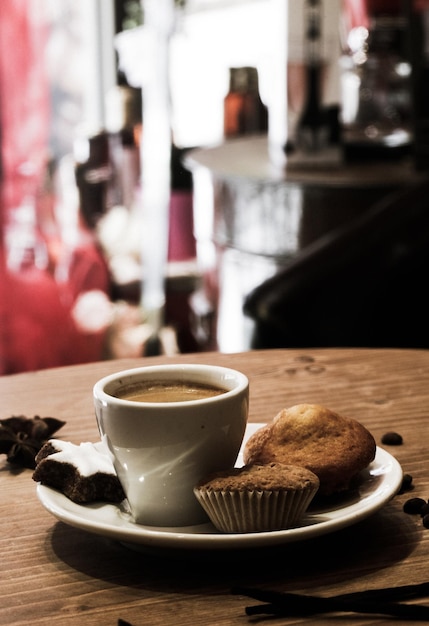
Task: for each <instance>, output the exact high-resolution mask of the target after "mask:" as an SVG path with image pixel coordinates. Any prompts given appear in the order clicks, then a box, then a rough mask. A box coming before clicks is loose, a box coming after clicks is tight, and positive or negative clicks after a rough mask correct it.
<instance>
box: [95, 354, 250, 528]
mask: <svg viewBox="0 0 429 626" xmlns="http://www.w3.org/2000/svg"><path fill="white" fill-rule="evenodd" d="M172 383H174V384H172ZM151 387H156V389H152V390H151V389H150V388H151ZM169 387H173V388H175V389H174V394H176V395H174V396H173V395H172V394H173V390H171V393H170V391H169ZM129 392H131V393H137V396H134V397H131V398H130V397H129V396H128V395H127V394H128V393H129ZM93 393H94V406H95V413H96V418H97V423H98V427H99V431H100V435H101V438H102V440H103V441H104V443H105V445H106V446H107V448H108V449H109V450H110V452H111V454H112V456H113V460H114V465H115V469H116V473H117V475H118V478H119V480H120V482H121V484H122V487H123V489H124V492H125V494H126V496H127V500H128V504H129V508H130V511H131V517H132V519H133V521H134V522H136V523H137V524H144V525H146V526H164V527H165V526H170V527H178V526H192V525H195V524H201V523H204V522H208V521H209V520H208V517H207V514H206V513H205V511H204V510H203V508H202V506H201V505H200V503H199V502H198V500H197V498H196V497H195V494H194V491H193V489H194V486H195V485H196V484H197V483H198V482H199V481H200V480H201V479H202V478H203V477H205V476H207V475H209V474H211V473H213V472H217V471H221V470H227V469H231V468H232V467H234V464H235V462H236V459H237V456H238V453H239V450H240V446H241V443H242V440H243V436H244V432H245V429H246V424H247V415H248V407H249V381H248V379H247V377H246V376H245V375H244V374H243V373H241V372H238V371H236V370H233V369H231V368H228V367H221V366H216V365H202V364H201V365H200V364H179V363H176V364H174V363H171V364H164V365H149V366H144V367H140V368H135V369H131V370H124V371H120V372H117V373H116V374H111V375H110V376H106V377H105V378H102V379H101V380H99V381H98V382H97V383H96V384H95V385H94V391H93ZM146 393H147V394H149V393H150V394H151V395H150V396H149V395H146ZM177 393H179V396H178V395H177ZM201 393H202V394H203V397H202V396H201V395H200V396H198V399H196V397H197V395H198V394H201ZM124 394H125V395H124ZM181 394H184V396H183V395H181ZM190 396H192V398H193V400H195V401H191V402H188V401H187V400H189V397H190ZM178 397H179V399H177V398H178ZM136 398H137V401H136Z"/></svg>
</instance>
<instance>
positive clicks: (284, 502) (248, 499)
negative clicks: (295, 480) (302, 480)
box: [194, 488, 317, 533]
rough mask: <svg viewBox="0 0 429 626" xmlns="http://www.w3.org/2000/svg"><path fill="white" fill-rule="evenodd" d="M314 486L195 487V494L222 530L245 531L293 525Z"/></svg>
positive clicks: (279, 528) (300, 515)
mask: <svg viewBox="0 0 429 626" xmlns="http://www.w3.org/2000/svg"><path fill="white" fill-rule="evenodd" d="M316 491H317V490H316V489H311V490H310V489H308V490H305V491H256V490H255V491H234V492H233V491H208V490H204V489H198V488H195V489H194V493H195V496H196V497H197V499H198V501H199V502H200V504H201V506H202V507H203V509H204V510H205V512H206V513H207V515H208V516H209V518H210V520H211V522H212V524H213V525H214V526H215V527H216V528H217V529H218V530H220V531H221V532H225V533H247V532H262V531H270V530H281V529H286V528H292V527H293V526H296V525H297V524H298V522H299V520H300V519H301V518H302V516H303V515H304V513H305V511H306V510H307V508H308V506H309V504H310V502H311V500H312V499H313V497H314V495H315V493H316Z"/></svg>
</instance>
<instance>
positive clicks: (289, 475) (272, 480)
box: [197, 463, 319, 491]
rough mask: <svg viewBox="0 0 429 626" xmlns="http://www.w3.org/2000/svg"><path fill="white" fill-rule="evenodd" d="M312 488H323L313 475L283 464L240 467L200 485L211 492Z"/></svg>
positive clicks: (203, 481) (217, 474)
mask: <svg viewBox="0 0 429 626" xmlns="http://www.w3.org/2000/svg"><path fill="white" fill-rule="evenodd" d="M308 487H313V488H318V487H319V479H318V478H317V476H316V475H315V474H314V473H313V472H311V471H310V470H307V469H306V468H305V467H297V466H295V465H285V464H283V463H267V464H265V465H244V466H243V467H239V468H237V467H236V468H234V469H232V470H226V471H222V472H217V473H215V474H212V475H211V476H209V477H207V478H205V479H203V480H202V481H200V482H199V484H198V485H197V488H203V489H207V490H208V491H249V490H253V491H279V490H282V491H283V490H285V489H286V490H287V489H293V490H302V489H307V488H308Z"/></svg>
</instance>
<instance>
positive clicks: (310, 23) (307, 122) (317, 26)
mask: <svg viewBox="0 0 429 626" xmlns="http://www.w3.org/2000/svg"><path fill="white" fill-rule="evenodd" d="M305 39H306V44H307V45H306V50H307V59H306V67H305V69H306V91H305V101H304V106H303V109H302V112H301V115H300V117H299V119H298V123H297V128H296V147H297V148H298V150H300V151H302V152H304V153H305V152H317V151H319V150H321V149H322V148H325V147H326V146H327V144H328V143H329V137H330V128H329V122H328V119H327V115H326V112H325V111H324V110H323V108H322V105H321V99H322V85H321V81H322V71H323V65H322V58H321V49H320V48H321V7H320V2H319V0H307V6H306V32H305Z"/></svg>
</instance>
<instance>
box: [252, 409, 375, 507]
mask: <svg viewBox="0 0 429 626" xmlns="http://www.w3.org/2000/svg"><path fill="white" fill-rule="evenodd" d="M375 452H376V444H375V440H374V438H373V436H372V435H371V433H370V432H369V431H368V430H367V429H366V428H365V427H364V426H363V425H362V424H361V423H360V422H358V421H356V420H354V419H352V418H349V417H344V416H341V415H339V414H338V413H335V412H334V411H331V410H330V409H328V408H326V407H323V406H321V405H318V404H298V405H295V406H292V407H290V408H288V409H283V410H282V411H280V412H279V413H278V414H277V415H276V416H275V418H274V419H273V421H272V423H271V424H267V425H266V426H264V427H262V428H261V429H259V430H258V431H256V433H254V434H253V435H252V436H251V437H250V438H249V439H248V441H247V443H246V445H245V447H244V452H243V457H244V462H245V463H246V464H249V463H259V464H264V463H271V462H278V463H287V464H292V465H302V466H304V467H306V468H308V469H310V470H311V471H312V472H314V473H315V474H316V475H317V476H318V477H319V479H320V492H321V493H324V494H325V495H328V494H332V493H335V492H337V491H342V490H345V489H348V488H349V486H350V481H351V479H352V478H353V477H354V476H355V475H356V474H357V473H358V472H359V471H361V470H362V469H364V468H365V467H367V465H368V464H369V463H370V462H371V461H373V459H374V457H375Z"/></svg>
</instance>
